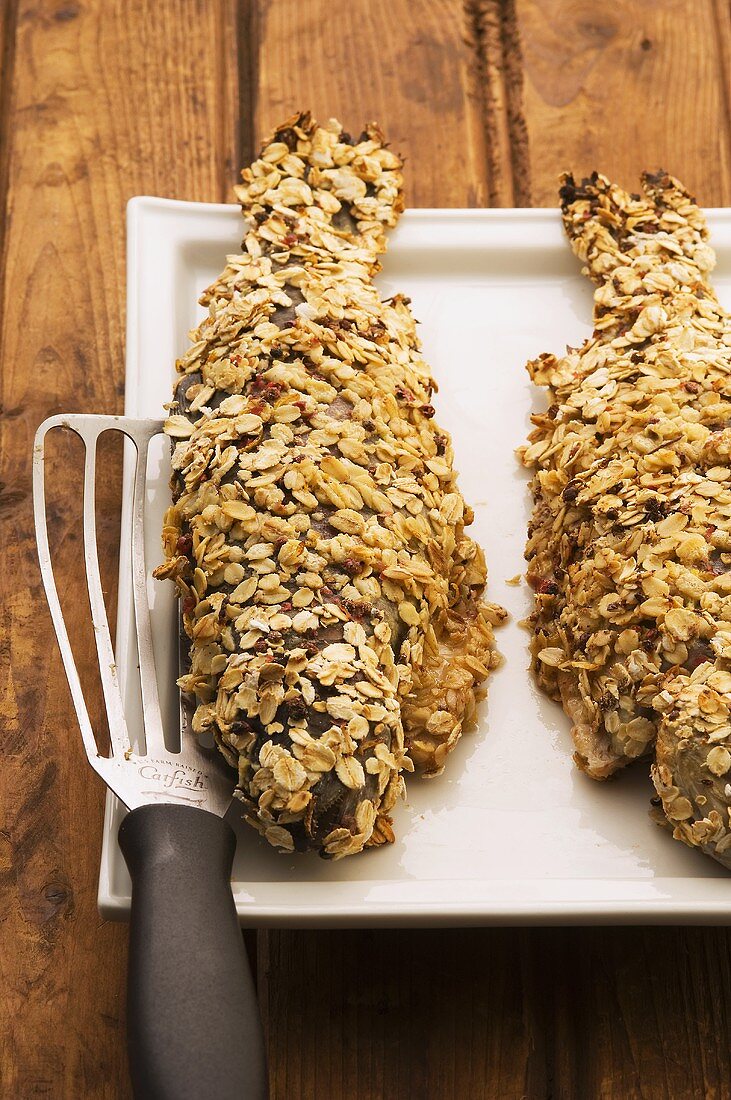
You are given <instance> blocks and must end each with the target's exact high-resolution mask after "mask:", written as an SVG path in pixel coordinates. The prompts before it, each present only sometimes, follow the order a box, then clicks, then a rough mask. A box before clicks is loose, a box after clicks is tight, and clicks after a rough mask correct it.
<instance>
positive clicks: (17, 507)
mask: <svg viewBox="0 0 731 1100" xmlns="http://www.w3.org/2000/svg"><path fill="white" fill-rule="evenodd" d="M11 8H12V11H11V14H10V17H8V16H7V12H6V15H5V18H6V20H7V22H5V24H4V26H5V31H7V32H8V34H9V36H10V40H8V39H7V36H6V41H5V56H6V57H11V56H12V68H11V69H10V70H8V69H6V68H5V66H4V67H3V83H4V85H7V84H8V82H10V87H9V88H8V87H4V88H3V108H2V110H3V119H2V122H3V125H2V156H3V162H2V171H0V180H5V181H7V185H6V187H5V191H4V193H3V194H2V196H0V200H1V201H2V204H3V207H2V209H3V217H2V222H3V224H5V226H6V231H5V238H4V249H3V260H2V263H3V268H2V274H3V280H2V301H1V304H0V316H1V317H2V322H1V327H0V361H1V362H2V364H3V368H2V407H3V414H2V417H3V419H2V425H3V432H2V452H1V457H0V469H1V470H2V474H1V476H2V480H3V482H4V484H5V488H4V490H3V496H2V497H0V524H1V525H2V526H1V529H0V534H1V536H2V537H1V540H0V541H2V545H3V548H4V549H3V571H2V577H1V579H0V607H2V609H3V611H2V614H3V623H2V638H3V647H2V695H1V697H0V698H1V701H0V707H1V712H2V719H3V722H2V756H3V767H2V771H1V772H0V792H1V793H0V804H1V805H2V809H3V815H4V819H5V820H4V824H3V832H2V847H1V849H0V851H1V855H0V875H1V877H2V886H1V887H0V889H1V892H2V898H3V903H2V904H3V911H2V921H3V925H2V927H3V940H4V944H5V946H4V948H3V950H2V952H1V953H0V967H2V978H1V982H2V991H3V993H2V998H1V999H0V1042H2V1052H1V1057H0V1066H1V1069H0V1073H2V1082H1V1085H0V1094H2V1095H3V1096H7V1097H13V1098H16V1097H17V1098H25V1097H36V1096H49V1097H54V1098H55V1097H59V1096H64V1097H82V1096H83V1097H108V1098H110V1100H111V1098H115V1100H117V1098H120V1097H125V1096H127V1095H128V1086H127V1083H126V1081H127V1075H126V1052H125V1046H124V1030H123V1019H124V995H123V989H124V974H125V955H126V939H127V933H126V929H124V928H123V927H116V926H113V925H107V924H104V923H102V922H101V921H100V919H99V917H98V914H97V912H96V879H97V873H98V860H99V848H100V837H101V824H102V811H103V787H102V784H101V783H100V781H99V780H98V779H97V778H96V777H95V776H94V775H93V773H92V772H91V770H90V769H89V767H88V765H87V763H86V760H85V758H84V756H83V753H82V749H81V739H80V736H79V734H78V731H77V726H76V721H75V718H74V716H73V712H72V709H71V703H70V699H69V695H68V691H67V688H66V684H65V681H64V680H63V676H62V672H61V668H60V661H59V658H58V654H57V651H56V647H55V644H53V643H52V640H51V638H52V635H51V629H50V623H49V619H48V615H47V613H46V610H45V604H44V600H43V597H42V594H41V588H40V583H39V578H38V573H37V566H36V555H35V545H34V537H33V525H32V516H31V502H30V458H31V442H32V437H33V432H34V431H35V428H36V426H37V424H38V423H39V422H40V421H41V420H42V419H43V417H44V416H46V415H48V414H49V413H50V412H53V411H59V410H62V409H63V410H74V409H85V410H90V411H91V410H93V411H99V412H102V411H109V412H111V411H117V410H120V409H121V402H122V394H123V362H124V341H123V322H124V299H125V269H124V207H125V202H126V200H127V199H128V198H129V197H130V196H131V195H133V194H135V193H140V192H147V193H156V194H162V195H174V196H176V197H179V198H183V197H185V198H191V199H202V200H209V201H210V200H219V199H221V198H223V197H224V195H225V194H226V193H227V190H228V186H229V184H230V181H231V179H232V176H233V160H234V156H235V145H236V131H237V126H236V97H237V94H238V93H237V82H236V45H235V43H236V38H235V18H234V14H233V6H232V4H229V3H205V2H203V0H199V2H196V0H178V2H166V3H163V4H159V3H154V2H151V0H149V2H148V0H135V2H132V3H129V2H128V3H123V2H122V0H116V2H113V3H102V0H86V2H84V3H81V2H76V0H65V2H59V0H55V2H50V0H44V2H26V0H21V2H19V3H18V4H17V11H16V6H15V5H12V6H11ZM191 28H195V33H193V34H191ZM56 454H57V458H58V460H57V461H54V463H53V465H54V472H55V474H56V475H57V477H58V492H57V494H56V504H55V505H54V516H55V523H54V529H55V533H56V539H57V544H58V545H59V548H60V551H61V559H60V563H59V564H60V577H61V583H62V587H63V588H64V590H65V591H66V592H68V591H69V588H70V587H71V578H72V577H73V575H74V574H73V573H72V571H71V570H72V568H73V565H74V559H78V554H79V532H78V526H77V524H76V522H75V520H74V512H73V504H74V499H75V496H76V491H77V486H76V484H75V482H74V479H73V478H72V477H71V476H70V475H69V474H68V472H67V469H66V468H65V466H64V464H63V462H62V461H61V459H63V458H65V457H67V456H68V455H69V454H70V448H69V446H68V445H62V446H61V447H60V448H59V449H58V450H57V452H56ZM108 475H109V466H108V465H107V466H106V468H105V469H103V470H102V481H103V483H104V486H105V488H104V491H103V492H102V494H101V496H100V498H99V506H100V528H101V537H102V546H101V556H102V559H103V560H105V561H107V563H110V562H111V563H113V559H114V553H113V548H114V546H115V543H116V541H117V539H118V521H117V517H116V513H115V503H116V493H115V486H114V484H113V479H112V478H110V477H109V476H108ZM113 573H114V570H113V568H111V569H108V570H107V575H108V578H109V581H110V584H112V585H113ZM71 595H72V596H73V599H70V600H69V601H67V602H68V605H69V606H68V611H69V612H70V614H71V617H72V622H73V624H74V626H75V627H77V628H78V624H79V622H80V618H81V616H82V615H83V613H84V609H83V604H82V601H81V600H79V599H78V589H76V590H72V592H71ZM73 633H75V631H74V630H73V629H72V634H73ZM81 654H82V664H83V665H85V666H86V667H88V666H89V664H90V661H91V659H92V658H91V650H90V647H89V645H88V636H87V641H86V643H82V646H81Z"/></svg>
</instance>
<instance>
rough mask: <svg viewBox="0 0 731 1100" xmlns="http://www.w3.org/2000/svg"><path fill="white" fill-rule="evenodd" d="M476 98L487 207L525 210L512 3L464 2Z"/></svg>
mask: <svg viewBox="0 0 731 1100" xmlns="http://www.w3.org/2000/svg"><path fill="white" fill-rule="evenodd" d="M464 16H465V21H466V27H467V39H468V43H469V45H470V47H471V49H472V52H473V65H474V81H475V94H476V97H477V99H478V102H479V103H480V107H481V114H482V120H483V127H484V131H485V155H486V158H487V176H488V181H489V182H488V205H490V206H530V205H531V185H530V156H529V145H528V128H527V124H526V120H525V117H524V114H523V106H522V101H523V60H522V56H521V49H520V31H519V28H518V20H517V15H516V9H515V2H514V0H464Z"/></svg>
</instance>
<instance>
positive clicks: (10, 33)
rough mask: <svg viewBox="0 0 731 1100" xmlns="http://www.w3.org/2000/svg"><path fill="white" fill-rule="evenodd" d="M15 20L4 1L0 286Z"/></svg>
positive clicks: (0, 14)
mask: <svg viewBox="0 0 731 1100" xmlns="http://www.w3.org/2000/svg"><path fill="white" fill-rule="evenodd" d="M17 23H18V4H17V0H6V2H5V3H3V4H2V8H1V9H0V65H2V69H1V70H0V286H1V285H2V281H1V280H2V279H3V277H4V273H5V263H6V255H5V237H6V228H7V223H8V220H9V218H10V211H9V209H8V184H9V181H10V141H9V138H8V129H9V128H8V125H7V120H8V118H9V116H10V104H11V102H12V99H13V96H14V81H13V76H14V73H15V34H16V28H17Z"/></svg>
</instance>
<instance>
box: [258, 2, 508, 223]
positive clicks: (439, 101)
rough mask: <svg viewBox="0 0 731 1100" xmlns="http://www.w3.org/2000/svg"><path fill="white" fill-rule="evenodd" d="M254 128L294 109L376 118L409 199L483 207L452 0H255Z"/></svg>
mask: <svg viewBox="0 0 731 1100" xmlns="http://www.w3.org/2000/svg"><path fill="white" fill-rule="evenodd" d="M253 7H254V13H255V14H254V16H253V18H251V17H250V18H251V22H252V24H253V28H254V33H255V38H256V46H257V62H256V66H255V71H256V74H257V76H256V89H255V95H253V96H252V97H251V99H250V102H251V106H252V107H253V111H254V122H255V125H254V132H255V134H256V138H257V141H261V140H262V139H263V138H264V136H265V135H266V134H267V133H268V132H269V131H270V130H271V128H272V127H273V126H274V125H275V124H276V123H278V122H280V121H281V120H282V119H284V118H287V117H288V116H289V115H291V114H293V113H294V111H296V110H300V109H308V110H311V111H312V112H313V114H314V115H315V117H317V118H330V117H331V116H335V117H336V118H339V119H340V121H341V122H342V123H343V124H344V125H345V126H346V127H348V128H350V129H352V130H353V132H354V133H359V132H360V129H361V128H362V126H363V123H364V122H366V121H368V120H369V119H374V118H375V119H377V120H378V121H379V123H380V124H381V126H382V127H383V129H384V131H385V133H386V134H387V136H388V139H389V141H390V142H391V144H392V145H393V147H394V149H396V150H397V151H398V152H400V153H401V154H402V155H403V156H404V157H405V158H406V165H407V173H408V175H407V203H408V204H409V205H410V206H435V205H446V206H484V205H485V204H486V203H487V200H488V194H489V189H490V182H489V180H488V174H487V154H486V150H485V130H484V126H483V120H482V117H481V110H480V99H479V96H478V88H477V86H476V83H475V78H476V57H475V55H474V51H473V50H471V49H470V43H469V38H470V34H471V26H470V21H469V19H468V18H467V17H466V15H465V12H464V10H463V7H462V4H461V3H460V2H459V0H416V2H410V0H330V2H329V3H324V2H323V0H277V2H276V3H274V4H270V3H267V2H266V0H259V2H257V3H255V4H254V5H253Z"/></svg>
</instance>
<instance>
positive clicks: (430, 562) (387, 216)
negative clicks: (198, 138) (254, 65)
mask: <svg viewBox="0 0 731 1100" xmlns="http://www.w3.org/2000/svg"><path fill="white" fill-rule="evenodd" d="M242 180H243V183H242V184H241V185H240V186H239V187H237V188H236V195H237V198H238V199H239V202H240V203H241V206H242V210H243V214H244V217H245V219H246V230H245V237H244V242H243V250H242V254H241V255H237V256H230V257H229V258H228V264H227V266H226V269H225V270H224V272H223V274H222V275H221V276H220V278H219V279H218V280H217V281H216V282H215V283H214V284H213V286H211V287H210V288H209V290H208V291H207V292H206V294H205V295H204V298H203V302H204V304H207V305H208V307H209V315H208V317H207V318H206V320H204V321H203V323H202V324H201V325H200V327H199V328H198V330H197V331H196V332H195V333H193V336H192V339H193V343H192V345H191V347H190V348H189V350H188V351H187V353H186V354H185V355H184V356H183V358H182V359H181V360H180V361H179V363H178V364H177V366H178V371H179V372H180V374H181V375H182V378H181V380H180V382H179V383H178V386H177V388H176V394H175V404H174V406H173V407H172V409H171V412H172V415H171V416H170V418H169V419H168V421H167V426H166V430H167V432H168V434H169V435H170V436H171V438H172V439H173V440H174V441H176V445H175V450H174V454H173V469H174V474H173V497H174V504H173V506H172V508H171V509H170V511H169V513H168V515H167V517H166V526H165V531H164V544H165V550H166V559H167V560H166V563H165V564H164V565H163V566H162V567H161V568H160V569H159V570H158V571H157V575H158V576H159V577H163V576H165V577H173V578H174V579H175V581H176V583H177V586H178V588H179V590H180V593H181V596H182V608H183V620H184V626H185V630H186V632H187V634H188V636H189V638H190V639H191V643H192V644H191V661H192V663H191V668H190V671H189V672H188V674H187V675H185V676H184V677H182V679H181V680H180V686H181V688H182V689H183V690H184V691H185V692H188V693H191V694H193V695H194V696H195V699H196V703H197V706H196V710H195V714H194V718H193V726H194V729H195V730H196V731H201V732H202V731H206V730H210V731H212V732H213V735H214V737H215V740H216V742H217V744H218V746H219V748H220V749H221V751H222V752H223V754H224V756H225V757H226V758H227V760H228V761H229V762H230V763H231V764H232V765H233V766H235V767H236V768H237V769H238V776H239V781H238V788H237V795H238V797H239V798H240V799H241V800H242V802H243V803H244V805H245V807H246V817H247V819H248V820H249V821H250V822H251V824H252V825H254V826H255V827H256V828H257V829H259V830H260V831H261V832H262V833H263V834H264V835H265V837H266V838H267V840H269V841H270V843H272V844H273V845H275V846H277V847H279V848H280V849H283V850H292V849H295V848H296V849H305V848H315V849H318V850H319V851H320V852H321V854H322V855H324V856H327V857H331V858H332V857H335V858H337V857H340V856H345V855H349V854H351V853H355V852H358V851H360V850H361V849H362V848H363V847H365V846H368V845H373V844H381V843H384V842H386V841H389V840H391V839H393V833H392V830H391V820H390V817H389V810H390V809H391V808H392V806H393V803H394V800H395V799H396V797H397V796H398V794H399V792H400V791H401V790H402V787H403V780H402V775H401V773H402V771H403V770H404V769H406V770H411V768H412V766H413V765H412V764H411V759H410V757H411V758H413V759H414V760H415V761H416V762H417V763H418V764H419V765H421V766H422V767H423V768H424V770H425V772H426V773H427V774H436V773H438V772H439V771H440V770H441V769H442V767H443V764H444V759H445V757H446V755H447V753H448V752H449V751H450V749H451V748H452V747H453V746H454V744H455V743H456V741H457V739H458V738H459V736H460V733H461V731H462V729H463V727H464V725H465V724H466V723H468V722H469V721H470V719H471V718H472V715H473V712H474V707H475V696H476V692H477V691H478V690H479V687H480V685H481V684H482V682H483V681H484V679H485V678H486V676H487V674H488V670H489V669H490V668H491V667H493V666H494V665H495V664H497V661H498V658H497V654H496V652H495V650H494V646H493V632H492V627H493V625H494V624H496V623H497V622H498V621H500V620H501V618H502V617H503V616H504V613H503V612H502V611H501V610H500V609H499V608H495V607H492V606H490V605H486V604H484V603H483V602H482V600H481V596H482V593H483V590H484V586H485V579H486V572H485V563H484V558H483V554H482V551H481V550H480V548H479V547H478V546H477V545H476V544H475V543H474V542H473V541H472V539H470V538H469V537H468V536H467V535H466V533H465V526H466V525H467V524H469V523H470V522H471V519H472V513H471V511H470V509H469V508H468V507H467V506H466V505H465V503H464V501H463V499H462V496H461V495H460V493H459V490H458V488H457V481H456V475H455V471H454V468H453V462H452V459H453V453H452V445H451V441H450V439H449V437H448V436H447V435H446V433H444V432H443V431H441V430H440V429H439V428H438V427H437V426H436V424H435V422H434V420H433V416H434V409H433V408H432V405H431V396H432V392H433V391H434V389H435V384H434V382H433V380H432V377H431V375H430V373H429V370H428V368H427V366H426V365H425V363H424V362H423V360H422V359H421V356H420V355H419V344H418V340H417V337H416V332H415V324H414V319H413V317H412V315H411V313H410V311H409V308H408V300H407V299H405V298H403V297H402V296H399V295H396V296H395V297H393V298H392V299H390V300H388V301H382V300H381V299H380V297H379V295H378V292H377V291H376V289H375V287H374V285H373V282H372V278H373V276H374V275H375V274H376V272H377V271H378V269H379V266H380V265H379V263H378V256H379V254H380V253H382V252H383V251H384V249H385V230H386V229H387V228H389V227H392V226H393V225H395V224H396V221H397V219H398V215H399V213H400V212H401V210H402V209H403V201H402V175H401V162H400V160H399V159H398V157H397V156H395V154H394V153H393V152H391V151H390V150H389V149H387V148H386V147H385V145H384V142H383V138H382V136H381V134H380V132H379V131H378V129H377V127H375V126H369V127H368V128H367V130H366V132H365V133H364V134H363V135H362V136H361V137H360V138H359V139H358V140H357V141H353V140H352V139H351V138H350V137H349V136H348V135H347V134H345V133H344V132H343V130H342V127H341V126H340V125H339V124H338V123H336V122H334V121H331V122H329V123H327V124H326V125H324V126H319V125H317V124H316V123H315V122H314V121H313V120H312V119H311V118H310V116H309V115H307V114H304V115H299V116H297V117H295V118H294V119H292V120H290V121H289V122H288V123H286V124H285V125H284V126H282V127H280V128H279V130H277V131H276V133H275V134H274V136H273V139H272V140H271V141H270V142H269V143H268V144H267V145H266V146H265V147H264V149H263V150H262V153H261V156H260V158H259V159H258V160H257V161H256V162H255V163H254V164H253V165H252V166H251V167H250V168H247V169H245V170H244V172H243V173H242ZM407 753H409V754H410V756H409V755H407Z"/></svg>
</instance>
